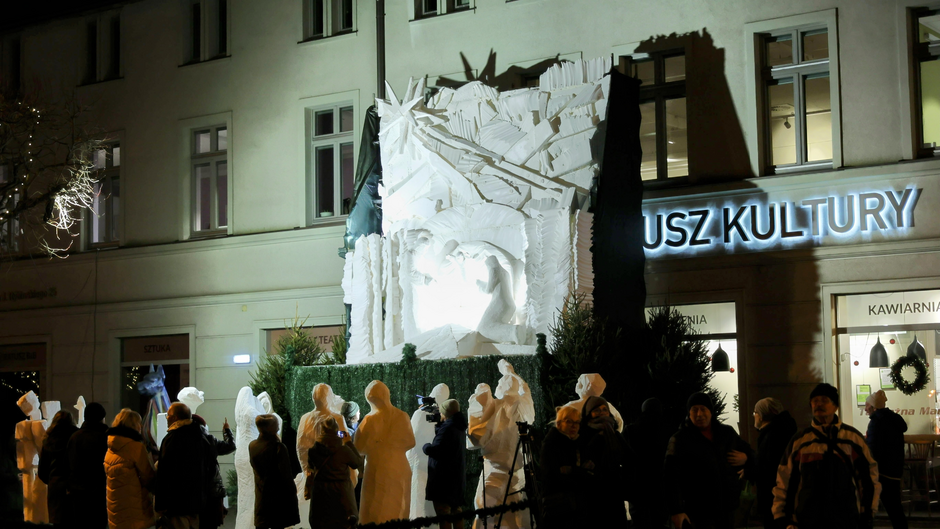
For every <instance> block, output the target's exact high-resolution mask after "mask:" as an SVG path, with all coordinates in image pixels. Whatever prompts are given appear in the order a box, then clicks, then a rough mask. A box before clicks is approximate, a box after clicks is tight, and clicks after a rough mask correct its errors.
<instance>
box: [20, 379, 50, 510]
mask: <svg viewBox="0 0 940 529" xmlns="http://www.w3.org/2000/svg"><path fill="white" fill-rule="evenodd" d="M16 404H17V405H18V406H19V407H20V409H21V410H23V413H25V414H26V415H28V416H29V419H26V420H23V421H20V422H18V423H16V430H15V437H16V440H17V443H16V465H17V467H19V469H20V472H22V476H23V519H24V520H25V521H27V522H32V523H49V512H48V510H47V507H46V484H45V483H43V482H42V480H40V479H39V477H38V476H37V473H38V472H39V453H40V452H41V451H42V439H43V437H44V436H45V435H46V428H47V427H48V426H49V421H48V420H45V421H44V420H43V419H42V413H41V412H40V404H39V397H37V396H36V394H35V393H33V392H32V391H30V392H28V393H26V394H25V395H23V396H22V397H20V398H19V400H18V401H17V402H16Z"/></svg>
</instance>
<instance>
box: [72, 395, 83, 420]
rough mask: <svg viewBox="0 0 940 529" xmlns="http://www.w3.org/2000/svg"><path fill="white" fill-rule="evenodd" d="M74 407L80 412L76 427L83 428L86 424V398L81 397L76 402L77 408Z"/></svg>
mask: <svg viewBox="0 0 940 529" xmlns="http://www.w3.org/2000/svg"><path fill="white" fill-rule="evenodd" d="M73 407H74V408H75V409H76V410H78V422H77V423H76V426H78V427H79V428H81V427H82V425H83V424H85V397H83V396H81V395H79V396H78V400H77V401H75V406H73Z"/></svg>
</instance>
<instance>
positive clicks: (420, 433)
mask: <svg viewBox="0 0 940 529" xmlns="http://www.w3.org/2000/svg"><path fill="white" fill-rule="evenodd" d="M429 396H431V397H434V400H436V401H437V403H438V405H440V404H443V402H444V401H445V400H447V399H449V398H450V388H449V387H447V384H438V385H436V386H434V389H432V390H431V395H429ZM427 415H428V414H427V412H426V411H425V410H422V409H418V410H416V411H415V412H414V413H413V414H411V430H412V431H413V432H414V434H415V447H414V448H412V449H411V450H409V451H408V463H409V464H410V465H411V519H415V518H421V517H424V516H435V515H436V514H437V513H436V512H435V511H434V504H433V503H432V502H429V501H427V500H426V499H425V494H426V491H425V489H426V488H427V485H428V456H427V455H425V453H424V445H425V443H430V442H431V441H433V440H434V426H435V424H434V423H431V422H428V420H427ZM430 527H431V528H432V529H434V528H436V527H437V524H434V525H432V526H430Z"/></svg>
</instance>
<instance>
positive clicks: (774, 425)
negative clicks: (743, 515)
mask: <svg viewBox="0 0 940 529" xmlns="http://www.w3.org/2000/svg"><path fill="white" fill-rule="evenodd" d="M754 427H755V428H757V429H758V430H760V435H759V436H758V438H757V455H756V459H757V461H756V464H755V465H754V466H753V467H751V468H752V470H753V472H751V474H753V476H749V478H750V479H752V480H753V481H754V482H755V483H756V484H757V511H758V514H760V517H761V520H762V521H763V523H764V527H765V528H766V529H772V528H773V527H774V513H773V506H774V487H775V486H776V485H777V468H778V467H779V466H780V460H781V459H782V458H783V453H784V452H786V450H787V444H789V442H790V439H791V438H792V437H793V435H794V434H796V421H795V420H793V417H791V416H790V412H788V411H787V410H785V409H784V408H783V404H781V403H780V401H778V400H777V399H774V398H769V397H768V398H766V399H761V400H759V401H757V404H755V405H754Z"/></svg>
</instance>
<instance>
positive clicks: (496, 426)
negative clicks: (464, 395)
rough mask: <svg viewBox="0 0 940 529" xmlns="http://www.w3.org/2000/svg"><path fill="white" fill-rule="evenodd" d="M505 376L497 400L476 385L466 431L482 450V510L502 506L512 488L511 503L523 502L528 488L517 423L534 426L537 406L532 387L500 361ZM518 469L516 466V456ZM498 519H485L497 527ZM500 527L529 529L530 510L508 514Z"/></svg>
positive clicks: (479, 489)
mask: <svg viewBox="0 0 940 529" xmlns="http://www.w3.org/2000/svg"><path fill="white" fill-rule="evenodd" d="M499 372H500V373H502V375H503V376H502V377H501V378H500V379H499V383H498V384H497V386H496V394H495V398H494V396H493V395H491V394H490V388H489V386H488V385H486V384H480V385H478V386H477V390H476V392H474V394H473V396H471V397H470V404H469V407H468V411H469V417H468V419H469V421H468V422H469V427H468V429H467V437H468V446H469V447H470V448H473V449H479V450H480V451H481V452H482V455H483V473H482V474H481V476H480V482H479V483H478V485H477V491H476V498H475V503H476V507H477V508H478V509H479V508H483V506H484V502H485V505H486V506H487V507H493V506H496V505H499V504H501V503H502V501H503V497H504V495H505V494H506V487H507V485H508V486H509V492H510V496H509V500H507V501H508V502H510V503H512V502H515V501H522V500H524V499H525V495H524V494H522V493H519V494H513V493H514V492H517V491H521V490H522V488H523V487H524V486H525V477H524V475H523V470H522V454H521V451H519V453H518V455H517V446H518V441H519V428H518V426H516V423H517V422H528V423H530V424H531V423H532V421H534V420H535V403H534V402H533V401H532V394H531V392H530V391H529V385H528V384H527V383H526V382H525V381H524V380H523V379H522V377H520V376H519V375H517V374H516V372H515V370H514V369H513V367H512V364H510V363H509V362H507V361H506V360H500V361H499ZM514 455H516V458H515V466H513V456H514ZM482 524H483V521H482V520H479V519H477V520H475V521H474V527H475V528H476V527H482ZM495 524H496V517H492V518H489V519H487V520H486V525H487V527H495ZM500 527H503V528H507V529H516V528H527V527H529V514H528V512H527V511H518V512H514V513H506V514H504V515H503V519H502V522H501V524H500Z"/></svg>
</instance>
